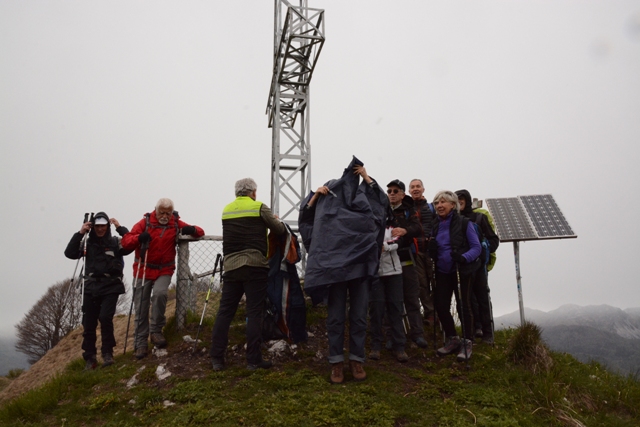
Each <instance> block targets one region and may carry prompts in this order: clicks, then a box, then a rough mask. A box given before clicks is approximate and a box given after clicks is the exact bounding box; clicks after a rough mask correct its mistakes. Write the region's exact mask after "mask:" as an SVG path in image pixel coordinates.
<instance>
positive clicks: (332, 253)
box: [298, 157, 389, 303]
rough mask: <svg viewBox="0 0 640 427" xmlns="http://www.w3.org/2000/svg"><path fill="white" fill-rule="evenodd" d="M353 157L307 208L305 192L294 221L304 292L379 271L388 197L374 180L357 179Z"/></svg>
mask: <svg viewBox="0 0 640 427" xmlns="http://www.w3.org/2000/svg"><path fill="white" fill-rule="evenodd" d="M362 164H363V163H362V162H360V161H359V160H358V159H357V158H356V157H353V159H352V160H351V163H349V166H347V168H346V169H345V170H344V173H343V174H342V177H341V178H340V179H338V180H333V181H329V182H328V183H327V184H325V185H327V187H329V189H330V190H331V192H332V193H333V194H331V193H329V194H327V195H326V196H324V197H320V198H319V199H318V200H317V201H316V203H315V204H314V205H313V206H311V207H309V206H307V203H308V202H309V200H310V199H311V197H312V196H313V193H311V194H309V196H307V198H306V199H305V200H304V201H303V203H302V206H303V208H302V209H300V215H299V217H298V224H299V227H300V234H301V236H302V241H303V243H304V246H305V248H306V249H307V253H308V258H307V268H306V272H305V277H304V289H305V292H307V294H308V295H309V296H311V298H312V299H313V300H314V303H315V302H317V301H318V300H319V299H321V298H322V295H323V294H324V292H325V291H326V289H327V286H328V285H330V284H332V283H338V282H345V281H348V280H352V279H358V278H366V277H373V276H375V275H376V274H377V271H378V263H379V261H380V253H381V250H382V240H383V238H384V230H385V220H386V214H387V212H388V209H389V199H388V197H387V195H386V194H385V193H384V192H383V191H382V190H381V189H380V187H379V185H378V184H377V182H376V181H375V180H374V181H373V182H372V183H371V184H367V183H365V182H362V183H360V177H359V176H358V175H356V174H354V173H353V167H354V166H356V165H362Z"/></svg>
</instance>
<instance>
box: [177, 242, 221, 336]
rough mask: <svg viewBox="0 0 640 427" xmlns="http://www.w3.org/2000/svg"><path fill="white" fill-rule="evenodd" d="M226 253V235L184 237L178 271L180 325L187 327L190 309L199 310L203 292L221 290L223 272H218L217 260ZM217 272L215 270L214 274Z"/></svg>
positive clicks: (180, 249)
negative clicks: (223, 247)
mask: <svg viewBox="0 0 640 427" xmlns="http://www.w3.org/2000/svg"><path fill="white" fill-rule="evenodd" d="M218 254H221V255H222V236H203V237H201V238H199V239H194V238H192V237H188V236H187V237H185V236H183V237H180V241H179V242H178V270H177V275H176V327H177V328H178V329H183V328H184V326H185V322H186V319H187V313H188V312H189V311H192V312H195V310H196V298H197V295H198V293H199V292H206V291H207V290H208V289H209V287H210V286H211V287H212V291H216V292H217V291H219V290H220V274H219V273H218V272H219V268H220V267H219V266H218V270H216V271H215V272H214V267H215V260H216V257H217V255H218ZM214 273H215V274H214Z"/></svg>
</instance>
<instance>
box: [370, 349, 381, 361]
mask: <svg viewBox="0 0 640 427" xmlns="http://www.w3.org/2000/svg"><path fill="white" fill-rule="evenodd" d="M369 359H371V360H380V350H371V352H370V353H369Z"/></svg>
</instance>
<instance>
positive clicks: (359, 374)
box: [349, 360, 367, 381]
mask: <svg viewBox="0 0 640 427" xmlns="http://www.w3.org/2000/svg"><path fill="white" fill-rule="evenodd" d="M349 366H350V367H351V375H353V379H354V380H355V381H364V380H366V379H367V373H366V372H365V371H364V369H363V368H362V362H358V361H355V360H350V361H349Z"/></svg>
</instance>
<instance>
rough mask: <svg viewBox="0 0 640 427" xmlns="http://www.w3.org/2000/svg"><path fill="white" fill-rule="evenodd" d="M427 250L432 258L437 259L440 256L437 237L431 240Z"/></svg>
mask: <svg viewBox="0 0 640 427" xmlns="http://www.w3.org/2000/svg"><path fill="white" fill-rule="evenodd" d="M427 251H428V252H429V257H430V258H431V259H436V258H437V257H438V242H436V240H435V239H431V240H429V245H428V246H427Z"/></svg>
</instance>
